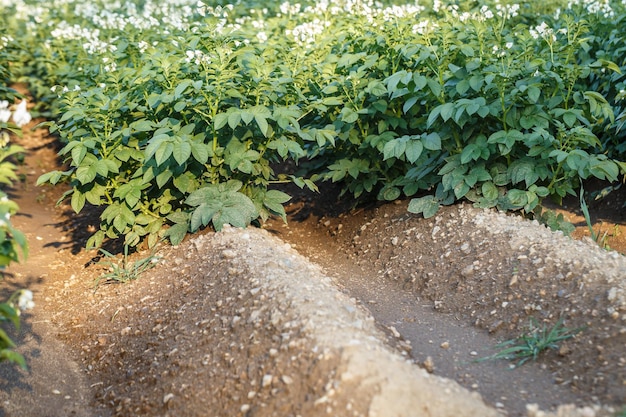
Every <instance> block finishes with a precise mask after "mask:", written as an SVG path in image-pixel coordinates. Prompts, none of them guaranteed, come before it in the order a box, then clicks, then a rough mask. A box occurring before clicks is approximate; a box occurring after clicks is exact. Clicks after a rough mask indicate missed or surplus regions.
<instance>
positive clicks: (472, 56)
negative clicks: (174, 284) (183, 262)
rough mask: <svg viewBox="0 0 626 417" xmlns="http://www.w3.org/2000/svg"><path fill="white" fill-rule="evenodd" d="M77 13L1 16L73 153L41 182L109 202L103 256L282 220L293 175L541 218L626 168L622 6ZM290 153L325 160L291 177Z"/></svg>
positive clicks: (254, 7) (366, 192) (251, 5)
mask: <svg viewBox="0 0 626 417" xmlns="http://www.w3.org/2000/svg"><path fill="white" fill-rule="evenodd" d="M67 2H68V4H71V5H74V6H76V7H74V9H75V10H78V13H77V14H76V15H73V16H70V15H68V14H66V12H65V10H67V9H58V10H48V11H46V13H44V15H41V13H42V12H41V11H38V9H36V8H34V7H29V6H28V5H22V6H24V9H23V10H29V11H31V12H32V14H34V15H37V16H38V17H39V18H41V19H42V20H45V21H46V22H47V25H37V26H36V27H34V26H33V25H28V24H26V23H25V21H26V20H27V19H26V17H25V16H24V17H20V16H19V13H18V14H17V18H13V19H8V18H7V17H6V16H8V15H9V14H10V13H11V12H12V11H17V9H11V8H9V9H7V10H8V11H7V13H5V14H6V16H4V20H5V21H6V24H7V27H11V28H13V30H15V31H16V32H19V33H20V35H21V39H23V41H22V42H23V43H24V44H25V47H24V48H20V49H19V50H18V49H17V48H16V50H15V51H14V53H15V55H16V57H17V58H16V63H15V68H16V69H18V70H19V71H20V72H21V74H22V75H23V76H24V77H28V79H29V80H31V81H32V84H33V88H34V89H35V91H36V93H37V94H39V95H40V96H42V97H41V98H42V102H43V103H49V106H50V110H51V111H52V112H53V114H54V115H55V116H56V118H55V120H54V121H53V122H50V123H49V127H50V130H51V132H53V133H56V134H58V135H59V137H60V139H61V141H62V143H63V145H64V146H63V148H62V149H61V152H60V154H61V156H62V157H63V158H64V160H65V161H66V163H67V170H66V171H55V172H50V173H47V174H44V175H43V176H42V177H41V178H40V181H39V182H40V183H41V184H44V183H50V184H56V183H59V182H61V181H65V182H68V183H69V185H70V187H71V190H70V191H69V192H68V193H67V195H66V198H68V199H70V202H71V205H72V207H73V208H74V210H75V211H76V212H80V211H81V210H82V209H83V208H84V207H85V205H86V204H90V205H96V206H100V205H101V206H105V209H104V211H103V212H102V216H101V224H100V228H99V230H98V231H97V232H96V233H95V234H94V236H93V237H92V238H91V239H90V240H89V243H88V245H89V246H93V247H97V246H99V245H100V244H101V243H102V241H103V240H104V239H105V238H117V237H120V236H124V238H125V244H128V245H130V246H134V245H137V244H138V243H139V242H141V241H142V240H147V242H148V244H149V246H154V245H155V244H156V242H157V241H158V240H159V239H160V238H162V237H164V236H166V237H168V238H169V239H170V240H171V241H172V242H174V243H177V242H180V241H181V240H182V239H183V238H184V236H185V235H186V233H188V232H195V231H197V230H198V229H199V228H202V227H206V226H213V227H214V228H216V229H220V228H221V227H222V226H223V225H224V224H226V223H232V224H236V225H246V224H249V223H250V222H254V221H257V219H259V220H260V221H263V220H265V219H267V217H268V216H270V215H278V216H280V217H283V218H285V211H284V209H283V204H284V203H285V202H286V201H288V196H287V195H285V194H283V193H281V192H280V191H278V190H276V189H274V184H276V183H282V182H293V183H295V184H297V185H298V186H301V187H308V188H310V189H316V186H315V183H316V182H317V181H332V182H340V183H341V184H342V186H343V192H344V193H349V194H351V195H352V196H354V197H355V198H368V197H375V198H377V199H379V200H388V201H391V200H395V199H398V198H405V197H410V198H414V199H413V200H412V201H411V204H410V206H409V210H410V211H412V212H415V213H421V214H423V215H424V216H427V217H429V216H433V215H435V213H436V212H437V210H438V209H439V207H441V206H442V205H448V204H452V203H454V202H455V201H458V200H462V199H464V200H469V201H472V202H473V203H474V204H475V205H477V206H479V207H497V208H499V209H501V210H522V211H524V212H527V213H531V212H534V211H535V210H539V209H538V208H539V207H540V204H541V201H542V200H543V199H544V198H547V197H550V198H553V199H555V200H557V201H560V200H561V199H562V198H563V197H565V196H566V195H568V194H576V191H577V190H578V188H579V186H580V183H581V181H582V180H585V179H588V178H592V177H594V178H598V179H600V180H605V181H607V182H616V181H617V180H618V179H619V177H620V176H621V175H623V174H625V173H626V163H625V162H624V160H625V155H626V148H625V147H624V143H625V142H624V140H623V137H624V136H623V135H624V132H625V131H626V129H624V123H625V122H626V112H625V110H624V105H623V103H624V101H623V99H624V97H625V95H626V93H624V71H623V69H624V68H625V66H626V62H624V60H623V55H624V54H621V52H623V46H622V45H624V44H626V43H625V42H624V35H623V33H621V32H623V31H622V30H621V29H620V28H621V27H622V26H621V25H622V23H623V21H624V18H625V17H624V16H626V11H625V10H624V5H622V4H617V3H616V4H611V5H607V6H603V7H604V8H602V9H600V11H597V10H596V9H593V8H592V7H591V6H590V5H588V4H587V3H583V2H570V3H568V4H566V3H565V2H550V4H547V3H546V2H543V3H540V2H531V3H528V4H524V5H516V4H507V5H501V4H500V3H494V2H491V1H490V0H485V1H483V2H480V4H477V3H472V2H460V3H459V4H458V5H450V6H442V5H441V4H440V2H435V3H434V4H433V6H432V7H428V8H427V7H424V6H416V5H408V4H393V6H391V5H390V6H389V7H384V6H383V7H379V6H378V5H376V7H372V6H373V3H371V4H370V3H368V2H358V3H354V2H339V3H336V4H333V5H332V6H331V5H329V4H325V3H324V4H320V3H316V2H311V3H308V4H300V3H299V4H290V3H283V4H280V5H278V4H277V5H275V6H274V5H270V6H268V5H267V4H258V3H257V2H240V3H237V5H229V6H227V7H222V6H219V5H217V4H208V3H207V4H204V3H199V4H198V3H197V2H195V1H193V2H192V1H191V0H190V2H189V4H185V2H184V1H181V2H180V4H178V3H177V4H168V5H166V6H163V7H162V8H152V7H151V5H152V3H151V2H150V1H147V2H138V4H137V5H133V6H132V7H131V6H128V5H127V6H122V5H120V6H119V7H114V8H113V9H112V11H107V13H106V16H116V20H107V18H105V17H104V16H105V13H104V12H103V10H105V2H102V1H100V2H95V3H94V4H96V6H94V7H90V8H89V10H90V12H89V13H87V12H84V11H83V8H82V7H80V5H81V4H82V0H67ZM90 3H93V2H90ZM386 4H387V3H385V5H386ZM566 6H567V7H566ZM106 7H107V10H108V9H110V8H111V7H112V6H111V5H109V4H106ZM70 8H71V7H70ZM20 10H22V9H20ZM146 10H150V11H151V13H152V14H151V15H150V19H148V20H147V21H145V23H142V24H137V23H136V22H137V17H138V16H142V17H141V19H143V20H146V19H145V15H142V14H141V13H143V12H145V11H146ZM183 12H184V13H183ZM20 19H22V20H20ZM20 22H21V23H20ZM103 22H108V23H106V24H103ZM72 28H80V29H81V30H82V31H79V32H78V33H77V32H76V29H72ZM96 29H97V31H98V32H95V30H96ZM607 51H612V52H611V54H609V53H608V52H607ZM613 52H615V53H613ZM614 57H617V58H614ZM620 57H622V58H620ZM612 59H616V60H617V61H615V62H614V61H612ZM620 59H621V61H620ZM51 87H52V88H53V89H54V90H55V91H54V92H50V91H49V90H47V89H48V88H51ZM286 160H291V161H294V162H295V163H296V164H297V163H298V162H299V161H300V160H309V161H312V163H311V164H307V165H306V166H308V167H314V168H310V169H309V170H308V171H305V170H304V169H301V170H300V171H298V173H299V175H293V173H289V174H280V175H278V174H276V173H275V171H274V169H275V167H276V166H277V165H278V164H281V163H282V162H284V161H286ZM551 222H552V223H554V221H551ZM557 222H558V220H557Z"/></svg>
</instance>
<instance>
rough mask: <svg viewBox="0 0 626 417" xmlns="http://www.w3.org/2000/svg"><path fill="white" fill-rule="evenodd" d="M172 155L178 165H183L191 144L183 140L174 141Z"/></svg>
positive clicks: (188, 154) (189, 154) (189, 152)
mask: <svg viewBox="0 0 626 417" xmlns="http://www.w3.org/2000/svg"><path fill="white" fill-rule="evenodd" d="M172 155H173V156H174V159H175V160H176V162H178V165H183V164H185V162H187V160H188V159H189V157H190V156H191V144H190V143H189V142H188V141H185V140H178V141H176V142H174V145H173V150H172Z"/></svg>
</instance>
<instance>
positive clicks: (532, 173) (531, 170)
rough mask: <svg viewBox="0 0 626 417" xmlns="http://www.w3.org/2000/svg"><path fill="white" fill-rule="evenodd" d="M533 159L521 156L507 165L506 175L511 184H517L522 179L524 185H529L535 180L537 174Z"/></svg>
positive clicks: (537, 177) (537, 176)
mask: <svg viewBox="0 0 626 417" xmlns="http://www.w3.org/2000/svg"><path fill="white" fill-rule="evenodd" d="M535 167H536V163H535V160H534V159H532V158H522V159H518V160H515V161H513V162H512V163H511V165H509V168H508V175H509V177H510V178H511V183H512V184H518V183H520V182H522V181H524V182H525V183H526V187H527V188H528V187H530V186H531V185H532V184H534V183H535V182H537V180H538V179H539V174H537V172H536V170H535Z"/></svg>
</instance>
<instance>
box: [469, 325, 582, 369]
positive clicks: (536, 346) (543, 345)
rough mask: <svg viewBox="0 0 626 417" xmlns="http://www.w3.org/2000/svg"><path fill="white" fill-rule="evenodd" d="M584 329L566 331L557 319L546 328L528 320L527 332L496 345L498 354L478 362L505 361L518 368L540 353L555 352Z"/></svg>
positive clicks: (534, 358)
mask: <svg viewBox="0 0 626 417" xmlns="http://www.w3.org/2000/svg"><path fill="white" fill-rule="evenodd" d="M583 329H584V328H582V327H581V328H577V329H568V328H567V327H565V326H564V325H563V320H562V319H559V320H558V321H557V322H556V324H555V325H554V326H552V327H551V328H548V326H546V325H545V324H544V325H543V326H541V327H540V326H538V324H537V321H536V320H534V319H531V320H530V324H529V328H528V331H527V332H525V333H524V334H523V335H521V336H520V337H518V338H515V339H511V340H507V341H505V342H502V343H500V344H498V345H497V346H496V347H497V348H500V349H502V350H500V351H499V352H497V353H495V354H493V355H491V356H487V357H485V358H481V359H479V361H483V360H489V359H507V360H515V361H517V364H516V365H515V366H516V367H519V366H521V365H523V364H524V363H526V362H527V361H529V360H533V361H534V360H536V359H537V357H538V356H539V354H540V353H541V352H544V351H546V350H548V349H553V350H556V349H558V348H559V344H560V342H562V341H564V340H567V339H570V338H572V337H574V336H575V335H576V334H577V333H579V332H581V331H582V330H583Z"/></svg>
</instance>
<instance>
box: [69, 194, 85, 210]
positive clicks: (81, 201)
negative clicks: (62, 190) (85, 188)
mask: <svg viewBox="0 0 626 417" xmlns="http://www.w3.org/2000/svg"><path fill="white" fill-rule="evenodd" d="M71 205H72V209H73V210H74V211H75V212H76V213H80V211H81V210H82V209H83V207H84V206H85V194H83V193H81V192H80V191H78V190H74V192H73V193H72V200H71Z"/></svg>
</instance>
